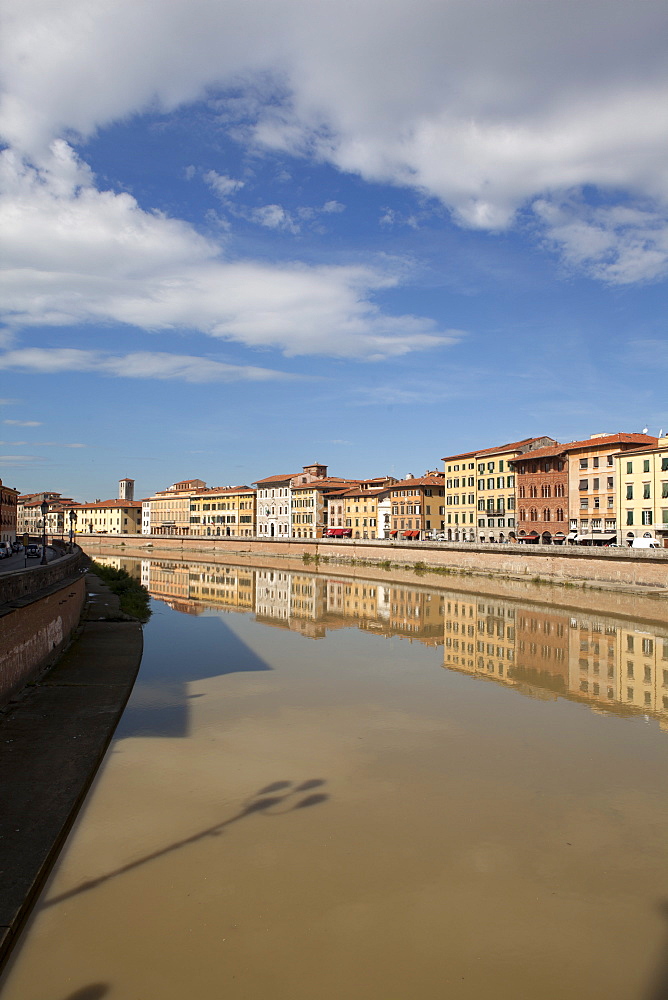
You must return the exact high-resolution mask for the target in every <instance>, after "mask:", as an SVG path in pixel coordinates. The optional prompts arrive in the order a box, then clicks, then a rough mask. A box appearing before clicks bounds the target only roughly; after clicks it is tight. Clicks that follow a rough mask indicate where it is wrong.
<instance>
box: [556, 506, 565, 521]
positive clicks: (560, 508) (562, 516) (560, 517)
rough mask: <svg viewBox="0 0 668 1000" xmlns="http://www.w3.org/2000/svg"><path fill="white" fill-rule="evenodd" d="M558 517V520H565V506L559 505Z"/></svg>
mask: <svg viewBox="0 0 668 1000" xmlns="http://www.w3.org/2000/svg"><path fill="white" fill-rule="evenodd" d="M556 519H557V521H563V519H564V508H563V507H557V518H556Z"/></svg>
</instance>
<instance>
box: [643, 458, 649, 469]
mask: <svg viewBox="0 0 668 1000" xmlns="http://www.w3.org/2000/svg"><path fill="white" fill-rule="evenodd" d="M642 471H643V472H649V459H648V458H645V459H643V463H642Z"/></svg>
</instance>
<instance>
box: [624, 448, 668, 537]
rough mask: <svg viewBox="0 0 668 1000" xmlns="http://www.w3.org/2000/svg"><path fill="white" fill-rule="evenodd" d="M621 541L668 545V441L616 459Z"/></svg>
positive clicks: (631, 449)
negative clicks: (641, 539) (645, 541)
mask: <svg viewBox="0 0 668 1000" xmlns="http://www.w3.org/2000/svg"><path fill="white" fill-rule="evenodd" d="M615 465H616V470H617V506H618V508H619V511H620V522H621V523H620V526H619V527H620V532H619V533H620V541H622V543H624V544H631V543H632V542H633V540H634V538H655V539H657V540H658V542H659V544H660V545H668V437H661V438H658V439H657V440H656V442H655V444H654V446H652V447H644V448H630V449H628V450H627V451H626V452H624V453H619V454H617V455H616V456H615Z"/></svg>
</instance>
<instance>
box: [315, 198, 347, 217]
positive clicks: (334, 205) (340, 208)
mask: <svg viewBox="0 0 668 1000" xmlns="http://www.w3.org/2000/svg"><path fill="white" fill-rule="evenodd" d="M345 210H346V206H345V205H342V204H341V202H340V201H326V202H325V204H324V205H323V206H322V208H321V209H320V211H321V212H324V213H325V214H326V215H331V214H332V213H333V212H345Z"/></svg>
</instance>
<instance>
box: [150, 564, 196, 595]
mask: <svg viewBox="0 0 668 1000" xmlns="http://www.w3.org/2000/svg"><path fill="white" fill-rule="evenodd" d="M143 576H144V574H143V573H142V577H143ZM189 576H190V566H189V565H188V563H182V562H170V561H168V560H167V561H165V560H162V559H151V560H149V580H148V583H144V586H145V587H148V590H149V592H150V594H151V597H158V598H160V599H161V600H166V601H169V600H174V599H176V600H182V601H187V600H188V598H189V597H190V584H189Z"/></svg>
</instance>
